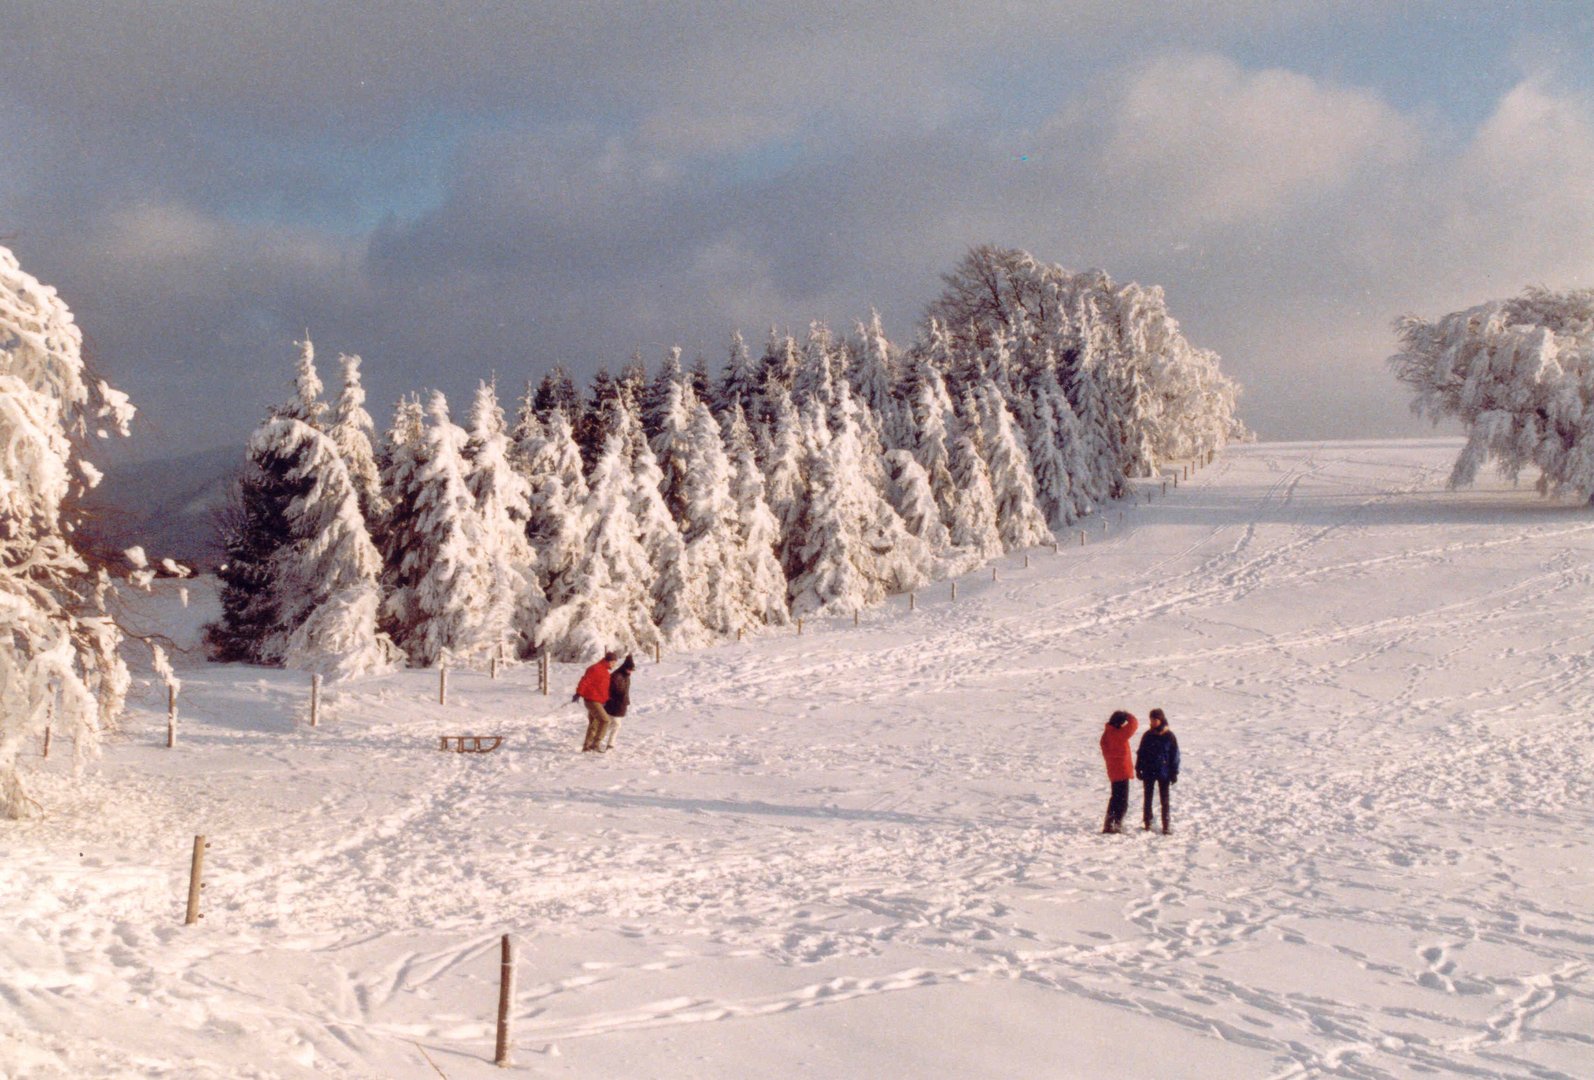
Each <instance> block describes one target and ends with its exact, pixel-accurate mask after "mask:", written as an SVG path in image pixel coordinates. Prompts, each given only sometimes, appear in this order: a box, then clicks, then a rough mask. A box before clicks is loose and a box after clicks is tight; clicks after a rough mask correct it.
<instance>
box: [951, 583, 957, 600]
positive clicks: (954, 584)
mask: <svg viewBox="0 0 1594 1080" xmlns="http://www.w3.org/2000/svg"><path fill="white" fill-rule="evenodd" d="M957 598H958V583H957V582H956V581H954V582H953V583H952V599H954V600H956V599H957Z"/></svg>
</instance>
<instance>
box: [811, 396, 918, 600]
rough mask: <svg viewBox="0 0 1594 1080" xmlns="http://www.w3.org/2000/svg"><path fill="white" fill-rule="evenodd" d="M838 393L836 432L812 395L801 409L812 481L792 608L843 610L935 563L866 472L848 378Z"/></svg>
mask: <svg viewBox="0 0 1594 1080" xmlns="http://www.w3.org/2000/svg"><path fill="white" fill-rule="evenodd" d="M836 394H837V397H838V401H837V408H836V410H834V413H835V417H834V419H835V422H836V423H837V430H836V431H834V432H831V431H830V427H831V425H830V424H829V423H827V422H826V420H825V418H824V417H823V416H822V415H820V413H819V409H818V403H817V401H811V402H810V403H809V407H808V408H807V409H806V410H805V411H804V414H803V427H804V432H805V435H806V437H807V443H808V447H809V455H808V485H809V486H808V497H807V499H806V502H805V505H804V508H803V516H802V519H801V521H800V523H799V538H798V541H797V544H796V545H795V551H796V561H797V572H796V574H794V575H793V577H792V579H791V585H790V589H789V592H790V595H791V597H792V602H791V610H792V614H794V615H804V614H809V613H819V614H845V613H847V612H851V611H856V610H858V609H859V608H862V607H866V606H868V605H870V604H875V603H879V602H880V601H881V600H883V599H885V597H886V595H887V594H888V593H891V592H898V591H903V590H906V589H912V588H917V587H918V586H919V585H922V584H923V583H924V582H925V581H926V580H927V572H928V569H929V568H930V566H931V565H932V564H933V559H932V556H931V554H930V552H929V550H928V548H926V547H925V545H924V544H923V543H922V542H920V541H919V540H918V539H917V538H916V537H914V536H912V535H910V534H909V532H908V530H907V529H906V528H905V527H904V526H903V524H902V519H901V518H900V517H898V516H897V513H896V511H895V510H893V509H892V508H891V505H890V504H889V503H888V502H887V501H886V499H885V498H884V496H883V495H882V494H881V493H880V492H879V491H878V490H877V489H876V488H875V487H874V485H873V484H872V483H871V482H870V481H869V479H868V476H867V474H866V471H865V469H864V468H863V465H862V461H861V455H862V451H861V448H860V447H859V444H858V426H857V418H856V408H855V406H854V405H853V403H852V390H851V387H850V386H848V385H847V383H846V381H845V380H842V381H840V382H839V383H837V385H836Z"/></svg>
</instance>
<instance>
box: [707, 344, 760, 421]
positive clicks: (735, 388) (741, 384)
mask: <svg viewBox="0 0 1594 1080" xmlns="http://www.w3.org/2000/svg"><path fill="white" fill-rule="evenodd" d="M757 393H758V367H757V365H756V364H754V363H753V358H752V355H751V354H750V353H748V351H747V342H746V341H745V340H743V339H742V332H741V331H740V330H737V331H735V332H734V333H732V334H731V346H730V356H729V357H728V358H727V360H726V362H725V374H724V375H723V376H722V377H721V378H720V384H719V388H718V390H717V391H716V392H715V395H714V414H715V415H716V416H719V417H721V418H722V419H723V418H726V417H728V416H729V415H730V412H731V410H732V409H733V408H740V409H741V410H742V411H743V414H744V422H745V414H746V412H747V410H748V409H749V408H751V407H752V405H753V399H754V397H755V395H756V394H757Z"/></svg>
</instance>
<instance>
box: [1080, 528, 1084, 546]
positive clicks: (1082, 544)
mask: <svg viewBox="0 0 1594 1080" xmlns="http://www.w3.org/2000/svg"><path fill="white" fill-rule="evenodd" d="M1079 546H1080V547H1084V546H1085V530H1084V529H1080V530H1079Z"/></svg>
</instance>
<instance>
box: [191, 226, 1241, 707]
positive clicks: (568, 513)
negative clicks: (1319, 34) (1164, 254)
mask: <svg viewBox="0 0 1594 1080" xmlns="http://www.w3.org/2000/svg"><path fill="white" fill-rule="evenodd" d="M945 282H946V288H945V290H944V292H943V293H942V295H941V296H940V297H939V298H938V299H937V300H936V301H935V302H934V303H933V304H932V305H931V306H930V308H929V312H928V315H927V317H926V320H925V322H924V324H923V325H922V327H920V329H919V331H918V333H917V336H916V338H915V340H914V341H913V342H912V344H911V345H909V346H908V347H906V348H902V347H899V346H897V345H896V344H894V343H892V342H890V341H888V340H887V339H886V336H885V334H884V332H883V331H882V329H881V323H880V319H879V316H878V315H874V316H873V317H872V318H871V319H870V321H868V322H867V323H859V324H858V325H856V327H855V328H854V330H853V332H852V333H851V334H850V335H840V334H837V333H835V332H833V331H832V330H831V329H830V328H829V327H827V326H824V325H822V324H819V323H815V324H813V325H811V326H810V327H809V329H808V331H807V333H806V335H804V336H802V337H800V338H799V337H797V336H793V335H791V334H785V333H777V332H775V331H771V333H770V335H769V337H768V340H767V341H766V343H765V344H764V346H763V348H762V350H761V351H760V352H758V353H756V354H755V352H754V351H753V350H752V349H750V348H749V346H748V345H747V343H746V342H745V341H744V339H743V338H742V336H741V335H740V334H739V333H738V334H736V335H733V337H732V339H731V342H730V347H729V356H728V358H727V360H726V362H725V364H724V365H723V367H722V369H721V370H719V371H718V372H714V371H711V370H710V369H709V366H708V364H707V363H706V362H704V361H702V360H701V359H700V360H699V361H698V362H697V363H696V364H695V365H694V366H693V367H692V368H691V369H690V370H688V369H685V368H683V366H682V363H681V350H680V349H672V350H670V351H669V352H668V353H667V354H666V355H665V356H664V357H663V359H662V361H661V362H659V363H658V364H657V366H656V368H655V369H654V370H653V371H652V372H651V373H649V372H648V371H647V370H646V367H645V365H644V363H643V361H642V359H641V357H640V356H638V357H633V359H632V361H631V362H630V363H629V364H627V365H626V366H625V368H624V369H623V370H622V371H621V372H620V373H619V374H618V375H614V374H611V373H610V372H609V371H607V370H600V371H599V372H598V374H597V376H596V377H595V378H594V380H593V382H592V384H591V387H590V391H589V392H588V393H586V394H582V393H581V391H580V390H578V388H577V387H576V385H575V384H574V382H573V381H572V379H571V378H570V376H569V375H568V374H567V373H566V372H565V371H564V370H563V369H562V368H560V367H555V368H554V369H553V370H551V371H548V372H546V373H545V374H543V375H542V377H541V378H540V380H534V381H528V382H527V384H526V387H525V392H524V394H523V395H521V396H520V398H519V400H518V402H516V403H513V405H512V407H511V408H506V405H505V403H503V402H502V401H501V399H500V397H499V391H498V386H497V384H496V379H486V380H484V381H482V382H481V384H480V387H479V389H478V391H477V393H476V396H475V400H474V401H472V402H471V403H470V406H469V409H468V410H466V411H465V412H464V415H463V416H461V415H460V412H461V411H460V410H458V409H457V408H456V409H451V408H450V405H449V403H448V402H447V401H446V400H445V399H444V397H443V395H442V394H441V393H437V392H433V393H430V394H427V395H409V396H406V397H405V398H404V399H403V400H401V401H400V402H399V403H398V405H397V408H396V410H395V412H394V415H393V419H392V423H391V425H390V426H389V427H388V428H387V430H386V431H385V433H383V435H382V436H381V437H380V438H378V436H377V432H376V425H375V423H374V421H373V419H372V417H371V416H370V414H369V413H368V412H367V410H366V407H365V392H364V390H363V388H362V386H361V382H360V359H359V357H357V356H349V355H344V356H341V357H339V371H340V375H341V385H340V387H339V389H338V390H337V392H336V393H335V394H333V393H331V392H330V391H329V389H328V388H327V387H326V385H325V384H324V382H323V380H322V377H321V375H320V373H319V372H318V369H317V366H316V357H315V352H314V348H313V346H312V344H311V342H310V341H309V340H306V341H303V342H300V343H299V351H298V369H297V375H296V378H295V380H294V387H295V392H294V394H293V397H292V400H290V401H289V402H288V403H286V404H284V405H282V406H280V407H278V408H275V409H273V410H272V411H271V413H270V415H269V416H268V417H267V418H266V419H265V421H264V422H263V423H262V424H261V425H260V426H259V428H258V429H257V430H256V431H255V433H254V435H253V437H252V439H251V440H250V443H249V447H248V460H247V466H246V469H245V471H244V473H243V475H242V477H241V479H240V482H239V488H238V491H237V495H236V498H235V500H234V501H233V504H232V505H231V507H230V508H229V511H228V514H227V516H226V522H225V524H224V538H223V539H224V544H225V548H226V554H227V561H226V563H225V565H224V566H223V568H222V569H221V571H220V575H221V578H222V582H223V589H222V605H223V614H222V617H221V619H220V620H219V621H218V622H217V623H215V624H214V625H213V626H212V627H211V629H210V632H209V643H210V647H211V651H212V654H213V655H214V656H215V657H216V658H218V659H223V660H246V661H251V662H256V663H264V664H282V665H286V666H289V667H295V668H302V669H309V670H313V671H320V672H324V673H327V674H329V675H333V676H353V675H360V674H369V673H373V672H378V671H383V670H388V669H391V668H392V667H394V666H396V665H399V664H401V663H405V662H407V663H409V664H411V665H419V666H425V665H433V664H438V663H449V664H464V665H470V664H480V663H483V662H485V660H486V659H487V658H488V657H489V656H491V655H494V654H498V655H504V656H528V655H531V654H533V653H536V652H540V651H545V652H546V653H548V654H549V655H550V656H551V657H552V658H553V659H556V660H566V661H569V660H578V659H581V658H583V657H590V656H592V655H594V654H596V653H598V652H600V651H602V650H603V649H605V648H614V647H618V648H620V649H622V650H636V649H651V648H652V647H654V646H655V645H660V646H663V647H666V648H670V649H680V648H692V647H697V646H702V645H705V644H708V643H711V642H713V641H715V640H718V639H722V638H725V637H727V636H732V637H733V636H736V635H738V634H740V633H743V632H747V631H755V630H757V629H759V628H761V627H766V626H779V625H783V624H785V623H787V622H789V621H790V620H791V619H793V618H794V617H801V616H803V615H809V614H838V613H840V614H845V613H849V612H853V611H856V610H859V609H861V608H865V607H867V606H869V605H872V604H876V603H878V602H880V601H881V600H882V599H884V598H885V597H886V596H887V595H889V594H891V593H897V592H903V591H906V590H911V589H915V588H918V587H921V586H922V585H924V584H926V583H928V582H930V581H933V580H936V579H938V578H942V577H945V576H947V575H950V574H956V573H960V572H962V571H964V570H966V569H968V568H969V567H971V566H974V565H977V564H979V563H981V562H984V561H985V560H987V559H990V558H992V557H994V556H997V555H999V554H1001V553H1003V552H1005V551H1012V550H1016V549H1021V548H1027V547H1032V546H1035V545H1038V544H1043V543H1047V542H1049V541H1051V539H1052V532H1051V529H1052V528H1055V527H1058V526H1060V525H1066V524H1067V523H1069V522H1072V521H1074V520H1076V519H1078V518H1079V517H1081V516H1082V515H1085V514H1089V513H1092V512H1093V511H1094V510H1095V509H1096V508H1098V507H1100V506H1101V505H1102V504H1103V503H1104V502H1107V501H1109V500H1112V499H1114V498H1117V497H1118V496H1119V495H1121V494H1122V492H1123V491H1124V487H1125V483H1126V480H1127V479H1128V478H1131V477H1136V476H1148V475H1151V474H1152V473H1153V472H1154V470H1155V469H1156V468H1157V465H1158V463H1159V462H1161V461H1166V460H1170V459H1190V458H1194V457H1198V456H1202V455H1205V454H1207V453H1208V452H1209V451H1212V450H1215V449H1217V448H1218V447H1220V446H1222V445H1223V444H1224V443H1225V442H1226V441H1227V440H1229V439H1232V438H1234V437H1235V436H1236V435H1237V434H1240V433H1241V431H1242V429H1241V428H1240V426H1239V423H1238V421H1237V420H1236V418H1235V415H1234V406H1235V398H1236V394H1237V387H1236V386H1235V384H1234V383H1233V382H1232V381H1231V380H1229V379H1227V378H1225V377H1224V376H1223V375H1222V374H1221V373H1220V371H1219V368H1218V357H1217V356H1216V355H1215V354H1214V353H1212V352H1210V351H1208V350H1204V349H1200V348H1197V347H1195V346H1193V345H1192V344H1190V343H1189V342H1188V341H1187V340H1186V339H1185V338H1184V336H1183V335H1182V334H1181V333H1180V331H1179V326H1178V324H1177V322H1176V321H1175V320H1174V319H1173V318H1172V317H1171V316H1170V315H1169V313H1168V311H1167V307H1166V304H1165V302H1164V298H1163V294H1162V291H1161V290H1160V289H1158V288H1147V287H1144V286H1141V285H1138V284H1135V283H1133V282H1130V283H1127V284H1120V283H1116V282H1114V281H1113V280H1112V279H1111V278H1109V277H1108V276H1107V275H1106V274H1105V273H1103V272H1101V271H1094V270H1093V271H1088V272H1084V273H1072V272H1069V271H1067V270H1064V269H1063V268H1061V267H1058V266H1053V265H1047V264H1044V263H1041V262H1038V261H1037V260H1035V259H1034V258H1033V257H1031V256H1030V255H1028V254H1027V253H1025V252H1021V251H1014V250H1001V249H995V248H988V247H987V248H978V249H975V250H972V251H971V252H969V253H968V255H967V256H966V257H965V258H964V260H963V261H962V262H961V263H960V264H959V266H958V267H957V268H956V269H955V270H954V271H953V272H952V273H950V274H948V275H946V276H945ZM461 421H463V423H462V422H461Z"/></svg>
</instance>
